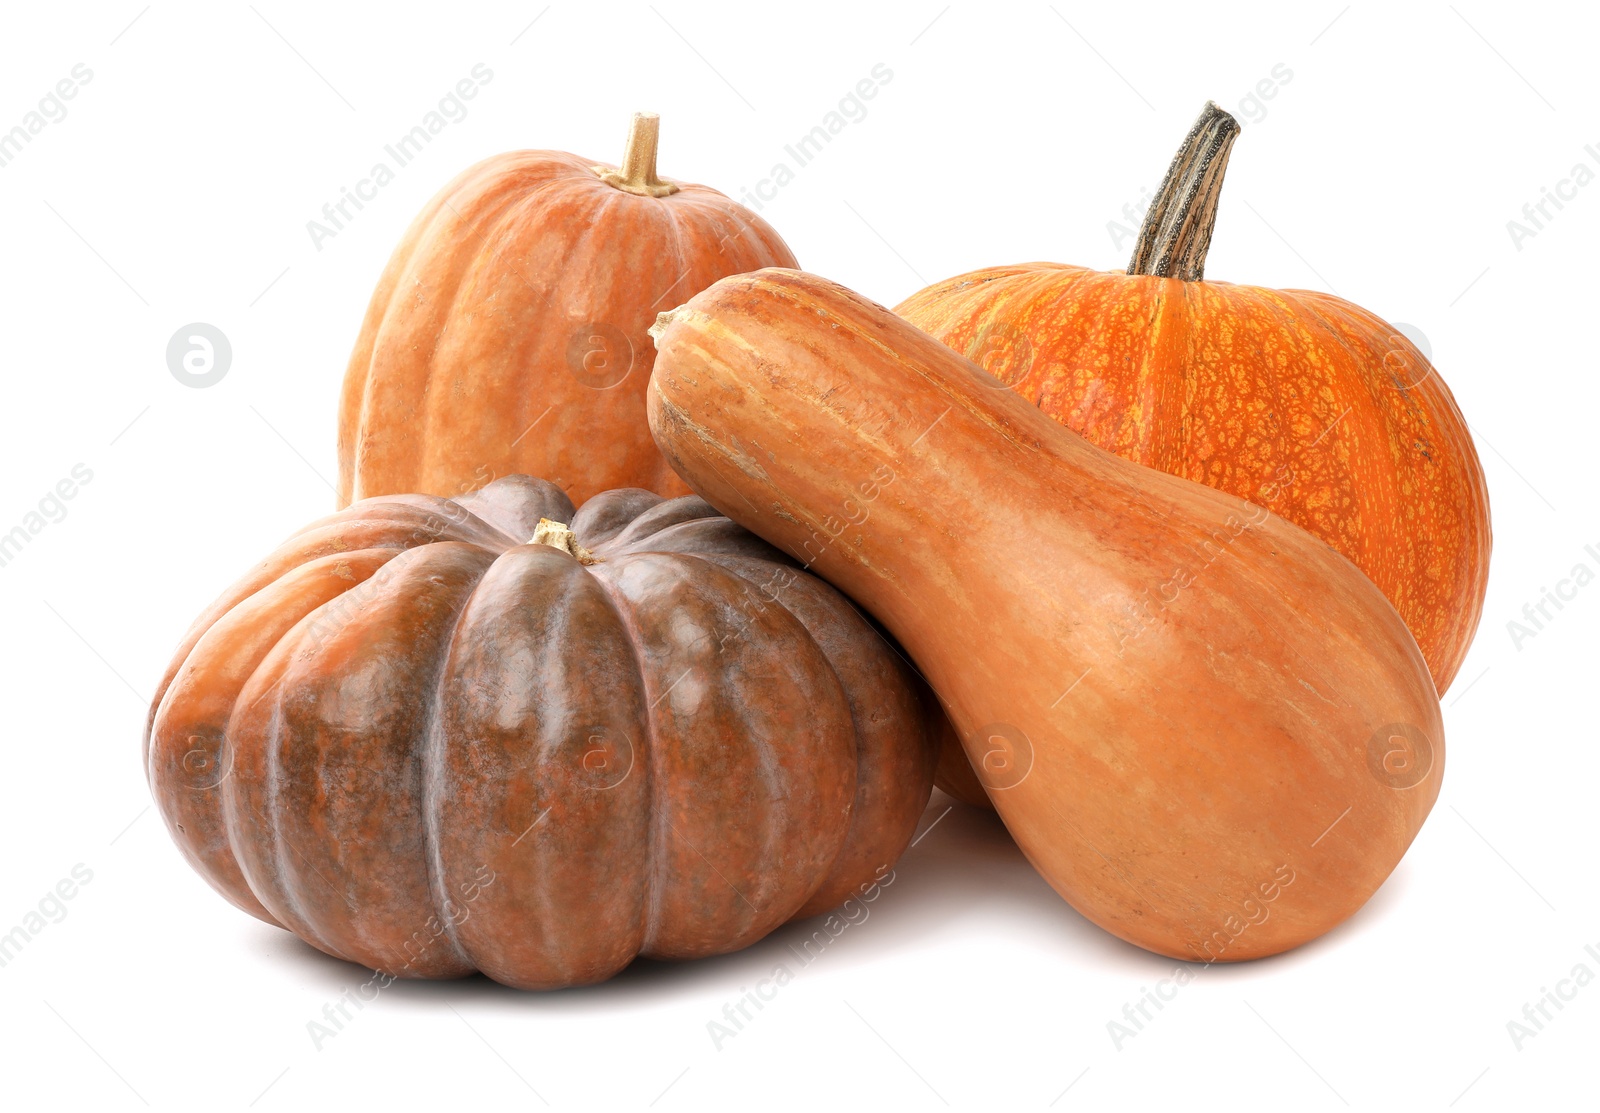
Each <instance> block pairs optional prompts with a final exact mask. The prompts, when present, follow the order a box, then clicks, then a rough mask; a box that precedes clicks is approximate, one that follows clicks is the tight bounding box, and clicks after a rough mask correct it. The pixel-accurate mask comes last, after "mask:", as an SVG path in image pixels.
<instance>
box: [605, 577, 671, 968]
mask: <svg viewBox="0 0 1600 1113" xmlns="http://www.w3.org/2000/svg"><path fill="white" fill-rule="evenodd" d="M594 580H595V582H596V583H597V584H599V585H600V592H601V594H602V595H603V596H604V597H605V600H606V602H607V603H608V604H609V605H610V606H611V610H612V611H613V613H615V614H616V616H617V623H618V625H619V626H621V628H622V631H623V634H624V638H623V640H624V641H625V642H627V645H628V652H629V653H631V654H633V670H632V674H633V675H635V676H637V677H638V678H639V691H640V694H641V696H642V697H643V698H642V699H641V700H640V703H641V704H642V705H643V707H644V730H643V732H642V733H643V735H644V741H645V746H644V751H645V752H644V756H645V758H647V759H648V760H649V763H650V769H651V770H652V771H653V770H655V769H656V754H657V753H659V752H660V748H661V740H660V736H659V734H658V732H657V730H656V717H655V706H656V705H655V703H654V702H653V701H652V700H651V691H650V678H649V676H648V675H647V674H646V670H645V667H644V655H643V653H642V651H641V649H640V633H639V628H638V624H637V623H636V622H635V621H634V618H633V614H632V610H631V608H628V607H624V606H623V603H622V600H620V599H618V598H617V592H616V590H615V589H614V588H613V587H612V585H611V584H610V583H609V582H608V581H607V580H606V579H605V577H603V576H595V577H594ZM635 760H638V758H637V757H636V758H635ZM665 781H666V778H665V777H662V776H658V775H655V774H654V773H652V775H651V777H650V819H649V829H650V838H649V840H648V842H647V844H646V848H645V854H646V861H647V863H648V869H647V870H646V875H647V877H648V878H649V881H648V885H647V888H646V891H645V899H644V912H645V920H644V923H643V924H642V925H640V932H639V935H640V940H641V942H640V946H639V953H640V954H648V953H649V951H650V949H651V948H652V947H653V946H654V945H655V940H656V932H657V930H658V928H659V927H660V923H661V862H662V861H663V859H664V855H663V854H662V847H663V846H664V845H665V843H666V839H665V838H664V836H663V835H662V832H661V825H662V820H663V818H664V815H663V812H662V808H661V794H662V791H663V788H662V786H663V785H664V783H665Z"/></svg>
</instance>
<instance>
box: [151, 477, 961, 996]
mask: <svg viewBox="0 0 1600 1113" xmlns="http://www.w3.org/2000/svg"><path fill="white" fill-rule="evenodd" d="M541 517H550V518H555V519H558V520H562V521H568V522H570V523H571V525H572V529H573V532H574V533H575V534H576V535H577V540H578V542H579V544H581V545H582V546H584V547H585V548H587V549H590V550H592V555H593V556H595V557H598V558H599V560H598V561H597V562H596V563H593V564H588V565H585V564H582V563H580V561H579V560H578V559H577V558H576V556H575V555H573V554H571V553H569V552H567V551H563V550H561V549H557V548H553V547H550V546H548V545H543V544H539V545H535V544H529V543H525V542H526V541H527V539H528V538H529V537H530V536H531V535H532V534H533V533H534V530H535V527H536V526H537V524H538V521H539V519H540V518H541ZM938 724H939V716H938V713H937V711H936V709H935V707H934V704H933V702H932V699H931V697H929V696H928V695H927V693H926V689H925V687H924V686H923V685H922V684H921V682H920V681H919V680H918V679H917V678H916V676H915V675H914V674H913V673H912V671H911V669H910V667H909V666H908V665H906V664H905V663H904V662H903V660H902V659H901V657H900V654H899V652H898V651H897V650H896V649H895V648H894V647H893V646H892V645H891V644H890V643H889V642H888V641H887V640H885V638H884V637H883V636H882V635H881V634H880V633H878V632H877V631H876V630H875V629H874V628H873V627H872V626H871V625H870V624H869V623H868V622H867V621H866V620H865V619H864V618H862V617H861V616H860V614H859V613H858V612H857V611H856V609H855V608H854V607H853V606H852V605H851V604H850V602H849V601H848V600H846V599H845V598H844V597H843V596H841V595H840V594H839V593H838V592H836V591H834V590H833V589H832V588H830V587H828V585H826V584H825V583H823V582H822V581H821V580H818V579H816V578H815V577H812V576H808V575H806V574H805V573H804V572H801V571H800V570H799V569H797V568H796V567H795V564H794V562H793V561H790V560H789V559H787V558H786V557H784V556H783V555H782V554H780V553H778V552H777V551H776V550H774V549H772V548H771V547H770V546H768V545H767V544H766V543H764V542H762V541H760V540H759V539H758V538H756V537H753V536H751V535H750V534H748V533H745V532H744V531H743V530H741V529H739V528H738V527H736V526H734V525H733V523H732V522H730V521H728V520H727V519H726V518H723V517H721V516H719V515H717V513H716V512H715V511H714V510H712V508H711V507H710V506H708V505H707V504H706V503H704V502H703V501H701V500H700V499H698V498H693V497H685V498H678V499H671V500H662V499H661V498H660V497H659V496H657V495H655V494H652V493H651V492H649V491H643V490H619V491H609V492H605V493H603V494H601V495H599V496H597V497H596V498H593V499H591V500H589V502H588V503H586V504H585V505H584V507H583V509H582V510H579V511H576V512H574V509H573V506H572V503H571V501H570V500H568V499H567V497H566V496H565V495H564V494H562V492H561V491H560V490H559V489H558V488H556V487H555V486H554V485H552V484H550V483H546V482H543V481H539V480H533V479H529V478H528V477H526V476H511V477H507V478H505V479H501V480H497V481H496V482H495V483H493V484H491V485H490V486H488V487H486V488H484V489H483V490H481V491H478V492H475V493H474V494H471V495H467V496H464V497H462V498H460V499H457V500H447V499H442V498H437V497H434V496H427V495H397V496H385V497H379V498H373V499H369V500H366V501H363V502H361V503H358V504H357V505H355V506H352V507H349V508H348V509H346V510H344V511H341V512H340V513H338V514H335V515H333V516H331V517H329V518H325V519H323V520H321V521H319V522H314V523H312V524H311V525H310V526H308V527H306V528H305V529H304V530H302V531H300V532H299V533H297V534H295V535H294V536H293V537H291V538H289V539H288V540H287V541H285V542H284V544H283V545H281V546H280V547H279V548H278V549H277V550H276V551H274V552H273V553H272V554H271V555H270V556H268V558H267V559H266V560H265V561H263V562H262V563H261V564H260V565H259V566H257V567H256V568H255V569H253V570H252V571H251V572H250V573H249V574H248V575H246V576H245V577H244V578H243V579H241V580H240V581H239V582H238V583H236V584H235V585H234V586H233V587H232V588H230V589H229V590H228V591H227V592H225V593H224V594H223V596H222V597H221V598H220V599H219V600H217V602H216V603H215V604H214V605H213V606H212V607H211V608H210V609H209V610H208V611H207V612H206V613H205V614H203V615H202V616H201V617H200V619H199V621H197V622H196V623H195V624H194V626H193V627H191V628H190V630H189V633H188V635H187V636H186V637H185V638H184V641H183V644H182V645H181V646H180V648H179V650H178V653H177V655H176V657H175V658H174V660H173V662H172V665H171V666H170V668H169V669H168V670H167V674H166V676H165V677H164V678H163V680H162V682H161V686H160V688H159V690H158V692H157V695H156V698H155V701H154V702H153V703H152V705H151V708H150V718H149V721H148V724H147V727H146V734H145V764H146V769H147V772H148V775H149V779H150V786H151V791H152V793H153V794H154V796H155V799H156V803H157V805H158V807H159V809H160V811H161V814H162V816H163V818H164V819H165V820H166V823H167V827H168V829H169V831H170V832H171V834H172V837H173V839H174V840H175V841H176V842H177V844H178V846H179V848H180V849H181V850H182V851H183V853H184V855H185V857H187V858H188V860H189V862H190V864H191V865H192V866H194V868H195V869H196V870H197V871H198V872H199V873H200V874H201V875H202V876H204V877H205V878H206V880H207V881H209V882H210V883H211V884H212V885H213V886H214V887H215V888H216V889H217V890H218V891H219V892H220V893H222V894H223V895H224V896H225V897H227V898H228V899H229V900H230V901H232V902H233V903H234V904H236V905H238V906H239V907H240V908H242V909H244V910H245V911H247V912H250V913H251V914H252V915H255V916H257V917H259V918H261V919H263V920H265V921H267V922H268V923H272V924H278V925H281V926H283V927H286V928H288V929H289V930H291V931H293V932H294V933H295V934H296V935H298V936H300V938H302V939H304V940H305V941H306V942H307V943H310V944H311V945H312V946H314V947H317V948H319V949H320V950H323V951H325V952H327V953H328V954H331V955H334V956H337V957H339V958H344V959H348V960H350V961H353V962H358V963H361V964H363V965H365V966H367V967H369V968H371V969H374V970H379V971H382V972H384V973H386V974H390V975H393V976H395V977H412V978H446V977H456V976H460V975H463V974H469V973H471V972H472V971H474V970H481V971H483V972H484V973H485V974H488V975H489V976H490V977H492V978H494V979H496V980H498V981H501V982H504V983H506V984H508V985H513V986H518V987H521V988H528V989H550V988H556V987H560V986H568V985H577V984H583V983H587V982H594V981H598V980H600V979H602V978H606V977H609V976H611V975H612V974H614V973H616V972H617V971H618V970H620V969H622V968H623V967H624V966H626V965H627V964H628V963H629V962H631V961H632V960H633V959H634V957H635V956H638V955H647V956H653V957H657V958H676V959H683V958H696V957H700V956H705V955H715V954H723V953H725V952H728V951H732V950H736V949H738V948H740V947H744V946H747V945H749V944H750V943H753V942H755V941H756V940H758V939H760V938H761V937H762V936H764V935H766V934H767V933H768V932H770V931H772V930H773V929H774V928H776V927H778V926H779V925H780V924H782V923H784V922H785V921H787V920H790V919H792V918H796V917H801V916H810V915H813V914H816V913H820V912H824V911H827V910H828V909H830V908H834V907H836V906H838V905H839V903H840V902H841V901H843V900H845V899H846V898H847V897H849V896H851V895H852V894H854V895H856V896H864V895H867V894H868V893H869V892H870V889H871V886H872V885H873V884H874V883H876V882H878V881H881V880H882V877H883V874H882V872H881V871H882V870H884V869H886V868H887V867H888V866H889V864H891V863H892V862H893V861H894V859H895V858H896V857H897V856H898V855H899V854H900V852H901V851H902V850H904V849H905V846H906V844H907V842H909V841H910V839H911V835H912V833H913V831H914V829H915V827H916V823H917V819H918V818H919V817H920V816H921V814H922V811H923V809H924V807H925V806H926V804H927V800H928V794H929V793H930V792H931V791H932V781H933V757H934V752H935V744H934V741H933V740H934V737H935V733H936V731H938V730H940V729H948V728H942V727H941V726H939V725H938Z"/></svg>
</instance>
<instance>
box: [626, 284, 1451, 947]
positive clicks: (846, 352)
mask: <svg viewBox="0 0 1600 1113" xmlns="http://www.w3.org/2000/svg"><path fill="white" fill-rule="evenodd" d="M653 334H654V335H655V337H656V347H657V353H658V354H657V357H656V362H655V368H654V373H653V376H652V379H651V384H650V388H649V390H648V393H647V400H648V412H649V417H650V426H651V430H652V432H653V433H654V435H655V438H656V442H657V444H658V446H659V447H660V448H661V450H662V452H663V453H664V454H665V456H666V457H667V459H668V460H669V461H670V462H671V463H672V465H673V467H674V468H675V469H676V470H677V471H678V473H679V474H680V475H681V476H682V477H683V478H684V480H685V481H686V482H687V483H688V484H689V486H690V487H691V488H693V489H694V490H695V491H696V492H697V493H698V494H700V495H701V496H702V497H704V498H705V499H706V500H707V501H708V502H710V503H711V504H712V505H713V506H715V507H716V508H717V509H719V510H720V511H721V512H723V513H724V514H726V515H728V516H729V517H731V518H733V519H734V520H735V521H737V522H739V523H740V524H741V525H743V526H745V527H746V528H747V529H750V530H752V531H753V532H755V533H757V534H759V535H760V536H762V537H763V538H765V539H766V540H767V541H769V542H771V543H772V544H774V545H776V546H778V547H779V548H781V549H784V550H787V551H788V552H789V553H790V554H792V555H793V556H795V557H796V558H797V559H798V560H800V561H801V562H803V563H804V564H805V565H806V566H807V567H808V568H809V569H810V570H812V571H814V572H816V573H818V574H820V575H821V576H823V577H824V578H826V579H827V580H829V581H831V582H832V583H833V584H834V585H835V586H836V587H838V588H840V589H841V590H843V591H844V592H846V593H847V594H849V595H851V596H853V597H854V598H855V599H856V601H857V602H859V603H860V604H861V605H862V606H864V607H865V608H866V609H867V610H869V611H870V612H871V613H872V614H873V615H874V616H876V618H877V619H878V620H879V621H880V622H882V624H883V625H884V626H885V627H886V628H887V629H888V630H889V632H890V633H892V634H893V635H894V636H895V638H896V639H897V640H898V641H899V642H900V644H901V645H902V646H904V648H905V649H906V651H907V652H908V653H909V654H910V656H911V658H912V660H913V662H914V663H915V664H916V665H917V667H918V668H919V669H920V670H921V672H922V673H923V674H924V675H925V676H926V678H927V679H928V680H929V682H930V683H931V684H932V686H933V688H934V690H935V691H936V692H937V693H938V694H939V696H940V698H941V700H942V701H943V703H944V704H945V708H946V710H947V711H948V712H949V714H950V717H951V720H952V722H953V724H954V726H955V729H956V731H957V732H958V733H959V734H960V736H961V740H962V745H963V747H964V748H965V750H966V753H967V756H968V757H969V758H970V759H971V761H972V764H973V766H974V768H975V769H976V771H977V773H978V776H979V777H980V778H982V780H983V781H984V784H985V787H986V789H987V790H988V792H989V795H990V797H991V798H992V799H993V800H994V803H995V805H996V807H997V809H998V810H999V813H1000V815H1001V818H1002V819H1003V820H1004V821H1005V823H1006V825H1007V827H1008V828H1009V829H1010V831H1011V833H1012V835H1013V836H1014V837H1015V838H1016V840H1017V843H1018V844H1019V845H1020V846H1021V848H1022V850H1023V852H1024V853H1025V854H1026V855H1027V856H1028V858H1029V860H1030V861H1031V862H1032V863H1033V864H1034V865H1035V866H1036V867H1037V868H1038V870H1039V871H1040V873H1041V874H1043V876H1044V877H1045V878H1046V879H1047V880H1048V881H1049V883H1050V884H1051V885H1052V886H1054V887H1055V889H1056V890H1057V891H1058V892H1059V893H1060V894H1061V895H1062V896H1063V897H1064V898H1066V900H1068V901H1069V902H1070V903H1071V904H1072V905H1073V907H1075V908H1076V909H1077V910H1078V911H1079V912H1081V913H1082V914H1083V915H1084V916H1086V917H1087V918H1089V919H1090V920H1092V921H1093V922H1095V923H1096V924H1099V925H1100V926H1101V927H1103V928H1105V929H1106V930H1107V931H1110V932H1112V933H1114V934H1116V935H1118V936H1120V937H1121V938H1123V939H1126V940H1128V941H1130V942H1132V943H1135V944H1137V945H1139V946H1141V947H1144V948H1147V949H1149V950H1152V951H1156V952H1159V953H1161V954H1164V955H1170V956H1173V957H1175V958H1181V959H1187V960H1198V961H1232V960H1237V959H1247V958H1255V957H1259V956H1263V955H1270V954H1274V953H1278V952H1281V951H1285V950H1288V949H1290V948H1292V947H1295V946H1297V945H1299V944H1301V943H1304V942H1306V941H1307V940H1310V939H1314V938H1316V937H1317V936H1320V935H1322V934H1323V933H1324V932H1326V931H1328V930H1329V929H1330V928H1332V927H1334V926H1335V925H1337V924H1339V923H1340V922H1342V921H1343V920H1345V919H1346V918H1347V917H1349V916H1350V915H1351V914H1353V913H1354V912H1355V911H1356V910H1357V909H1359V908H1360V907H1361V906H1362V905H1363V904H1364V903H1365V902H1366V901H1367V899H1368V898H1369V897H1371V896H1372V894H1373V893H1374V892H1375V891H1376V890H1377V888H1378V887H1379V886H1380V885H1381V884H1382V883H1383V881H1384V879H1385V878H1387V877H1388V876H1389V874H1390V873H1391V871H1393V869H1394V868H1395V865H1396V864H1397V863H1398V862H1399V860H1400V858H1401V856H1402V855H1403V854H1404V853H1405V851H1406V848H1407V847H1408V846H1409V845H1410V844H1411V841H1412V839H1413V838H1414V837H1415V835H1416V833H1417V831H1418V829H1419V828H1420V827H1421V825H1422V822H1423V820H1424V819H1425V818H1426V816H1427V815H1428V812H1429V810H1430V808H1431V807H1432V805H1433V803H1434V800H1435V799H1436V798H1437V795H1438V791H1439V783H1440V778H1441V776H1442V773H1443V768H1444V735H1443V728H1442V725H1441V721H1440V716H1439V707H1438V701H1437V698H1436V696H1435V693H1434V687H1433V681H1432V680H1431V678H1430V675H1429V672H1428V666H1427V664H1426V662H1425V661H1424V660H1423V657H1422V654H1421V652H1420V651H1419V650H1418V648H1417V645H1416V643H1415V641H1414V640H1413V639H1412V636H1411V634H1410V633H1409V631H1408V630H1407V628H1406V625H1405V623H1404V622H1403V621H1402V620H1401V618H1400V616H1399V614H1398V613H1397V612H1396V611H1395V609H1394V607H1393V606H1392V605H1391V604H1390V603H1389V602H1388V600H1387V599H1385V597H1384V596H1383V594H1382V592H1380V591H1379V590H1378V589H1377V588H1376V587H1374V586H1373V584H1372V583H1371V582H1370V581H1369V580H1368V579H1367V578H1366V577H1365V576H1364V575H1362V573H1361V572H1360V571H1359V570H1358V569H1357V568H1356V567H1355V566H1354V565H1353V564H1351V563H1350V562H1349V561H1348V560H1346V559H1345V558H1344V557H1343V556H1341V555H1339V554H1338V553H1337V552H1335V551H1334V550H1333V549H1331V548H1330V547H1329V546H1328V545H1327V544H1325V543H1324V542H1322V541H1320V540H1318V539H1317V538H1316V537H1314V536H1312V535H1311V534H1309V533H1307V532H1305V531H1304V530H1302V529H1300V528H1299V527H1298V526H1295V525H1292V524H1291V523H1289V522H1288V521H1286V520H1284V519H1282V518H1278V517H1276V516H1274V515H1273V514H1272V513H1271V512H1269V511H1268V510H1266V509H1264V508H1262V507H1258V506H1253V505H1251V504H1249V503H1247V502H1245V501H1244V500H1242V499H1240V498H1237V497H1234V496H1232V495H1229V494H1225V493H1223V492H1221V491H1218V490H1214V489H1212V488H1209V487H1206V486H1203V485H1201V484H1199V483H1195V482H1191V481H1189V480H1186V479H1181V478H1178V477H1175V476H1171V475H1167V474H1164V473H1162V472H1158V471H1156V470H1153V469H1150V468H1145V467H1141V466H1140V465H1138V464H1134V463H1130V462H1129V461H1126V460H1123V459H1121V458H1119V457H1116V456H1114V455H1112V454H1110V453H1108V452H1105V451H1103V450H1102V449H1099V448H1097V447H1095V446H1094V445H1092V444H1090V443H1089V442H1088V441H1086V440H1084V439H1083V438H1082V437H1080V436H1078V435H1077V434H1075V433H1073V432H1071V431H1070V430H1068V429H1067V428H1065V427H1064V426H1062V425H1061V424H1059V423H1058V422H1056V421H1054V420H1053V419H1051V418H1050V417H1048V416H1046V415H1045V414H1042V413H1040V412H1039V410H1038V409H1036V408H1035V407H1034V406H1033V405H1031V404H1030V403H1029V402H1028V401H1027V400H1026V399H1023V398H1021V397H1018V396H1017V395H1016V394H1015V393H1014V392H1012V391H1009V390H1005V389H1002V388H1001V384H1000V383H999V381H998V380H996V379H994V378H993V377H992V376H990V375H988V374H987V373H985V372H984V371H983V370H982V369H980V368H979V367H978V366H977V365H976V364H974V363H972V362H971V361H969V360H968V359H966V358H965V357H964V356H961V355H959V354H957V353H956V352H954V351H952V350H951V349H949V348H947V347H945V346H944V345H943V344H941V343H939V342H938V341H936V340H934V339H933V338H932V337H930V336H928V335H926V334H925V333H923V332H920V331H919V330H918V329H916V328H915V327H914V326H912V325H911V324H909V323H907V322H905V321H904V320H902V319H900V318H898V317H896V316H895V315H894V314H893V313H891V312H889V311H888V310H887V309H885V308H884V307H882V306H880V305H877V304H875V303H873V302H870V301H868V300H867V299H865V298H862V297H861V296H859V295H857V294H855V293H852V292H851V291H849V290H847V289H845V288H844V287H842V286H839V285H836V284H835V283H832V282H829V281H827V280H826V279H822V278H818V277H816V276H814V275H809V274H803V273H800V272H797V271H789V270H775V269H771V270H763V271H757V272H754V273H751V274H745V275H739V276H735V277H731V278H725V279H723V280H722V281H720V282H717V283H716V284H715V285H713V286H711V287H710V288H709V289H707V290H705V291H704V292H702V293H701V294H699V295H698V296H697V297H695V298H694V299H693V300H691V301H690V302H688V304H687V305H685V306H683V307H680V308H679V309H678V310H676V311H674V312H672V313H670V314H664V315H663V319H662V320H659V321H658V322H657V325H656V328H655V329H654V330H653Z"/></svg>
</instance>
